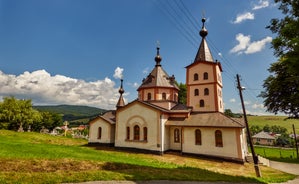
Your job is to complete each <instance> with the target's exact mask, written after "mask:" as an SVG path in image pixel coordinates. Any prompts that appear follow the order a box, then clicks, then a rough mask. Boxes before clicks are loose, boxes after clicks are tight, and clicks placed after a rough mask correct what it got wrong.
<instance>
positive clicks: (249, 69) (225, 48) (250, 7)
mask: <svg viewBox="0 0 299 184" xmlns="http://www.w3.org/2000/svg"><path fill="white" fill-rule="evenodd" d="M203 16H204V17H205V18H206V19H207V22H206V28H207V29H208V31H209V34H208V36H207V41H208V44H209V47H210V50H211V52H212V54H213V57H214V59H217V60H218V61H220V62H221V63H222V67H223V75H222V76H223V83H224V86H223V95H224V96H223V98H224V103H225V108H226V109H231V110H232V111H233V112H241V106H240V99H239V96H238V91H237V89H236V81H235V76H236V74H237V73H238V74H240V75H241V78H242V81H241V83H242V85H243V86H245V87H246V90H245V91H244V99H245V101H246V109H247V111H248V113H251V114H265V108H264V107H263V105H262V101H263V99H261V98H258V97H257V95H258V94H259V93H260V91H261V90H262V89H263V88H262V84H263V80H265V79H266V77H267V76H268V75H269V73H268V71H267V69H268V68H269V66H270V64H271V63H273V62H275V61H276V60H277V59H276V58H275V57H274V56H273V49H271V45H270V42H271V40H272V39H273V38H274V37H275V35H273V34H272V33H271V31H270V30H268V29H265V27H266V26H267V25H269V24H270V20H271V19H272V18H277V17H280V16H281V13H280V12H279V11H278V7H277V5H275V4H274V2H273V1H271V0H253V1H239V0H226V1H221V0H210V1H199V0H143V1H140V0H26V1H24V0H0V96H2V97H3V96H8V95H13V96H15V97H17V98H25V99H28V98H29V99H32V101H33V104H34V105H46V104H47V105H54V104H77V105H89V106H96V107H100V108H105V109H113V108H115V104H116V102H117V100H118V97H119V94H118V88H119V85H120V78H121V77H122V78H123V79H124V89H125V91H126V93H125V99H126V102H130V101H132V100H134V99H136V98H137V92H136V89H137V87H138V86H139V85H140V84H141V81H142V79H143V78H145V77H146V76H147V74H148V73H149V72H150V71H151V70H152V68H153V67H154V65H155V61H154V57H155V54H156V43H157V41H159V42H160V47H161V50H160V54H161V56H162V58H163V60H162V62H161V64H162V66H163V68H164V69H165V70H166V71H167V73H168V74H169V75H172V74H174V75H175V77H176V80H177V81H178V82H182V83H185V77H186V76H185V75H186V74H185V66H187V65H189V64H190V63H191V62H192V61H193V60H194V57H195V55H196V52H197V49H198V46H199V44H200V41H201V37H200V36H199V34H198V32H199V30H200V28H201V19H202V17H203Z"/></svg>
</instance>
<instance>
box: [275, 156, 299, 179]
mask: <svg viewBox="0 0 299 184" xmlns="http://www.w3.org/2000/svg"><path fill="white" fill-rule="evenodd" d="M270 167H272V168H274V169H277V170H280V171H283V172H286V173H290V174H295V175H297V176H298V177H297V178H296V179H294V180H290V181H288V182H286V183H280V184H299V164H290V163H283V162H276V161H271V160H270Z"/></svg>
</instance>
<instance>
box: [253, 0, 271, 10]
mask: <svg viewBox="0 0 299 184" xmlns="http://www.w3.org/2000/svg"><path fill="white" fill-rule="evenodd" d="M268 6H269V1H268V0H259V2H258V4H254V5H253V8H252V10H258V9H262V8H266V7H268Z"/></svg>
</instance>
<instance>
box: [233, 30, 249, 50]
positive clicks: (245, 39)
mask: <svg viewBox="0 0 299 184" xmlns="http://www.w3.org/2000/svg"><path fill="white" fill-rule="evenodd" d="M236 40H237V41H238V42H239V44H238V45H236V46H235V47H234V48H232V49H231V50H230V52H231V53H236V52H239V51H241V50H244V49H246V47H248V45H249V43H250V36H244V35H243V34H242V33H239V34H237V35H236Z"/></svg>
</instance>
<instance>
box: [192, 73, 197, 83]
mask: <svg viewBox="0 0 299 184" xmlns="http://www.w3.org/2000/svg"><path fill="white" fill-rule="evenodd" d="M193 80H194V81H198V73H195V74H194V75H193Z"/></svg>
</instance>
